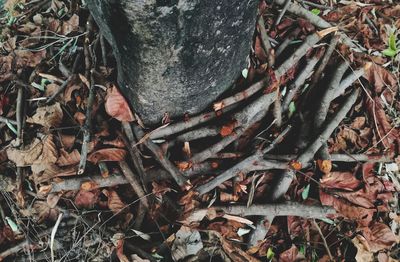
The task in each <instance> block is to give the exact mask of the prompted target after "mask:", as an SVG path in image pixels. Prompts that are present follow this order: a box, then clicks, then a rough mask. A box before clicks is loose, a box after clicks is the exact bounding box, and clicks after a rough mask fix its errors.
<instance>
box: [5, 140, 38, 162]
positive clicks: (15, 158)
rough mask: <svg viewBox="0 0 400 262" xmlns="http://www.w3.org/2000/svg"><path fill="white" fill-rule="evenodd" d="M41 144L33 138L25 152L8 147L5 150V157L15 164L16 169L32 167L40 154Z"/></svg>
mask: <svg viewBox="0 0 400 262" xmlns="http://www.w3.org/2000/svg"><path fill="white" fill-rule="evenodd" d="M42 150H43V144H42V142H41V141H40V140H39V139H37V138H35V139H34V140H33V142H32V143H31V144H30V145H28V146H26V149H25V150H21V149H17V148H14V147H10V148H8V149H7V151H6V152H7V157H8V159H9V160H11V161H12V162H14V163H15V165H16V166H17V167H24V166H30V165H32V164H33V163H34V162H35V160H36V159H38V158H39V156H40V155H41V154H42Z"/></svg>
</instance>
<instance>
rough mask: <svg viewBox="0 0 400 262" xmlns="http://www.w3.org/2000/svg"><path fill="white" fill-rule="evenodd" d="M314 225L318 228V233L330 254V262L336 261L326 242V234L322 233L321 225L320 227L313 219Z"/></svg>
mask: <svg viewBox="0 0 400 262" xmlns="http://www.w3.org/2000/svg"><path fill="white" fill-rule="evenodd" d="M313 224H314V226H315V227H316V228H317V230H318V233H319V235H320V236H321V238H322V241H323V242H324V246H325V249H326V252H327V253H328V256H329V259H330V261H335V260H334V259H333V256H332V253H331V250H330V249H329V246H328V243H327V242H326V239H325V236H324V234H323V233H322V231H321V228H320V227H319V225H318V223H317V222H316V221H315V219H313Z"/></svg>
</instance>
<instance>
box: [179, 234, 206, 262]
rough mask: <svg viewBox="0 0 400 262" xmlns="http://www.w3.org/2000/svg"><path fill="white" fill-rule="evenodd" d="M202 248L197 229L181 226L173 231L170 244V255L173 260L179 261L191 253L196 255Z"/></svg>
mask: <svg viewBox="0 0 400 262" xmlns="http://www.w3.org/2000/svg"><path fill="white" fill-rule="evenodd" d="M202 249H203V242H202V240H201V236H200V233H199V231H197V230H195V229H190V228H189V227H186V226H182V227H181V228H180V229H179V230H178V232H176V233H175V241H174V243H173V244H172V248H171V255H172V258H173V259H174V260H175V261H179V260H181V259H184V258H186V257H188V256H191V255H196V254H197V253H198V252H199V251H200V250H202Z"/></svg>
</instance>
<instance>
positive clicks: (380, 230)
mask: <svg viewBox="0 0 400 262" xmlns="http://www.w3.org/2000/svg"><path fill="white" fill-rule="evenodd" d="M362 234H363V236H364V237H365V239H366V240H367V242H368V244H369V246H370V249H371V251H372V252H378V251H380V250H383V249H390V248H391V247H392V246H393V245H394V244H395V243H398V242H399V237H398V236H396V235H395V234H394V233H393V232H392V230H391V229H390V227H388V226H387V225H386V224H383V223H379V222H374V223H373V224H372V225H370V226H369V227H368V228H364V229H363V230H362Z"/></svg>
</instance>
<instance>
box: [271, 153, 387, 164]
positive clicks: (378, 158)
mask: <svg viewBox="0 0 400 262" xmlns="http://www.w3.org/2000/svg"><path fill="white" fill-rule="evenodd" d="M264 157H265V158H266V159H270V160H279V161H287V162H289V161H291V160H294V159H296V157H297V156H296V155H271V154H266V155H265V156H264ZM331 160H332V161H333V162H382V163H385V162H391V161H393V159H391V158H390V157H388V156H385V155H365V154H331Z"/></svg>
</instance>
